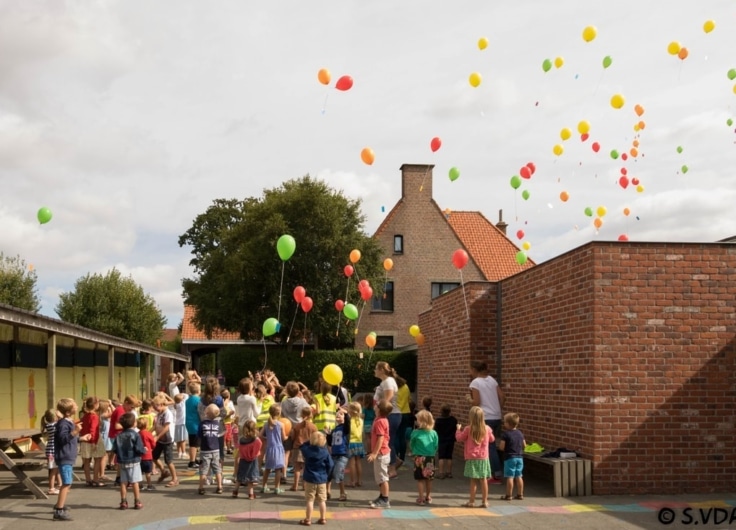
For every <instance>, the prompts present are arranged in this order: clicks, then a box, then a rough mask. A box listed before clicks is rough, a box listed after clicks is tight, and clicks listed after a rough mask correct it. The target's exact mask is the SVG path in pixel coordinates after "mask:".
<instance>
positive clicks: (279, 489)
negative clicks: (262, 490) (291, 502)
mask: <svg viewBox="0 0 736 530" xmlns="http://www.w3.org/2000/svg"><path fill="white" fill-rule="evenodd" d="M273 492H274V493H275V494H276V495H281V494H282V493H283V492H284V489H283V488H274V490H273Z"/></svg>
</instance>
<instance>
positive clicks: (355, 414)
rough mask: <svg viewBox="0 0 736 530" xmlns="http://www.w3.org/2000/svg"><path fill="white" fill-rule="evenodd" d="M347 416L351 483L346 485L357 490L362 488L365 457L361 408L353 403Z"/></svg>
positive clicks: (356, 403)
mask: <svg viewBox="0 0 736 530" xmlns="http://www.w3.org/2000/svg"><path fill="white" fill-rule="evenodd" d="M348 415H349V416H350V445H349V446H348V457H349V458H350V478H351V480H352V482H351V483H350V484H348V487H350V488H353V487H355V488H359V487H360V486H362V485H363V484H362V482H361V479H362V474H363V465H362V462H361V460H362V459H363V457H364V456H365V449H364V448H363V418H362V407H361V406H360V403H358V402H357V401H353V402H352V403H350V404H349V405H348Z"/></svg>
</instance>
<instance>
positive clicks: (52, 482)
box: [43, 409, 61, 495]
mask: <svg viewBox="0 0 736 530" xmlns="http://www.w3.org/2000/svg"><path fill="white" fill-rule="evenodd" d="M58 420H59V412H58V411H56V410H54V409H49V410H47V411H46V413H45V414H44V415H43V422H44V423H43V433H44V435H45V436H46V468H47V469H48V470H49V491H48V494H49V495H58V494H59V490H58V488H57V487H56V483H57V482H58V483H59V486H61V479H60V478H59V468H58V466H57V465H56V462H55V460H54V432H55V431H56V422H57V421H58Z"/></svg>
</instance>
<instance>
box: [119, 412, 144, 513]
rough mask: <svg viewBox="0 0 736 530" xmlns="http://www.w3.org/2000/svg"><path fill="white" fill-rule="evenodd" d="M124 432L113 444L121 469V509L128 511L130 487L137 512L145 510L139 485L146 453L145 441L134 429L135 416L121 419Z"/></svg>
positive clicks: (130, 414)
mask: <svg viewBox="0 0 736 530" xmlns="http://www.w3.org/2000/svg"><path fill="white" fill-rule="evenodd" d="M120 425H122V426H123V429H124V430H123V432H121V433H120V434H118V435H117V436H116V437H115V441H113V443H112V447H113V450H114V451H115V457H116V458H117V461H118V467H119V468H120V509H121V510H127V509H128V486H132V488H133V502H134V504H133V507H134V508H135V509H136V510H140V509H141V508H143V503H141V490H140V485H139V484H138V483H139V482H140V481H141V480H142V479H143V477H142V476H141V455H143V454H144V453H145V452H146V448H145V447H144V446H143V440H141V437H140V435H139V434H138V432H136V430H135V429H134V428H133V427H134V426H135V425H136V419H135V414H133V413H132V412H126V413H125V414H123V415H122V417H121V418H120Z"/></svg>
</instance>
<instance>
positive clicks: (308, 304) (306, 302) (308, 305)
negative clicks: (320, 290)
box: [294, 285, 314, 313]
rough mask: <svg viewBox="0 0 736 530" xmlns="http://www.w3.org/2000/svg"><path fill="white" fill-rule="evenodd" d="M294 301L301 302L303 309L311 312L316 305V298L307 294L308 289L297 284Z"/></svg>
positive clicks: (300, 305)
mask: <svg viewBox="0 0 736 530" xmlns="http://www.w3.org/2000/svg"><path fill="white" fill-rule="evenodd" d="M294 301H295V302H296V303H297V304H299V307H301V308H302V311H304V312H305V313H309V312H310V311H311V310H312V306H314V300H312V299H311V298H310V297H308V296H307V290H306V289H305V288H304V287H302V286H301V285H297V286H296V287H295V288H294Z"/></svg>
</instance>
